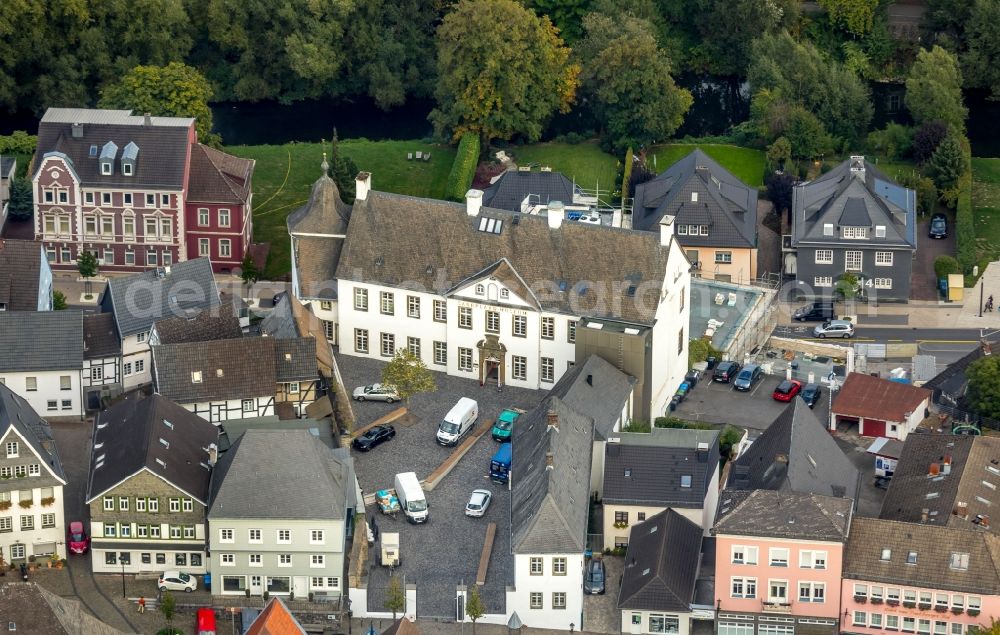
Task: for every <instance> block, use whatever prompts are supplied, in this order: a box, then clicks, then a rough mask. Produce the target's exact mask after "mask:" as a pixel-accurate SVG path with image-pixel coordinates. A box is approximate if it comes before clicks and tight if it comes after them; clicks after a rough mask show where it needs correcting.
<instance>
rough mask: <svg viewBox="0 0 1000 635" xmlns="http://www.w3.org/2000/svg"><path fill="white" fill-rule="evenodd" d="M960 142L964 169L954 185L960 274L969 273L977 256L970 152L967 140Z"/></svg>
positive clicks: (963, 139)
mask: <svg viewBox="0 0 1000 635" xmlns="http://www.w3.org/2000/svg"><path fill="white" fill-rule="evenodd" d="M960 142H961V148H962V165H963V166H966V169H965V172H964V173H963V174H962V175H961V176H959V177H958V181H957V183H956V188H957V190H958V195H957V197H956V201H955V210H956V212H955V242H956V244H957V252H958V254H957V255H958V264H959V265H961V267H962V273H969V272H970V271H972V266H973V265H974V264H976V255H977V254H976V228H975V217H974V216H973V214H972V169H971V164H972V150H971V148H970V147H969V140H968V139H966V138H965V137H962V138H961V140H960Z"/></svg>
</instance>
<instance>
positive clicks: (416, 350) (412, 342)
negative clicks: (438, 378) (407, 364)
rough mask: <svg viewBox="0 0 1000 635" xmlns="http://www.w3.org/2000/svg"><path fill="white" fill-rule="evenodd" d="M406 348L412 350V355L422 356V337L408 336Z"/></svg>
mask: <svg viewBox="0 0 1000 635" xmlns="http://www.w3.org/2000/svg"><path fill="white" fill-rule="evenodd" d="M406 350H408V351H409V352H410V355H413V356H414V357H420V338H419V337H407V338H406Z"/></svg>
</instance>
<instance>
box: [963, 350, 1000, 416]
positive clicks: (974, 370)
mask: <svg viewBox="0 0 1000 635" xmlns="http://www.w3.org/2000/svg"><path fill="white" fill-rule="evenodd" d="M965 376H966V378H967V379H968V380H969V390H968V393H967V394H966V400H967V402H968V405H969V407H970V408H971V409H972V410H974V411H975V412H978V413H979V414H981V415H983V416H984V417H990V418H991V419H1000V357H997V356H996V355H991V356H989V357H981V358H979V359H977V360H976V361H974V362H972V363H971V364H969V367H968V368H967V369H966V371H965Z"/></svg>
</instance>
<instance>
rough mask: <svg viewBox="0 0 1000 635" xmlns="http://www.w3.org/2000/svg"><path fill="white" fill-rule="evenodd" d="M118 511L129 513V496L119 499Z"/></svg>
mask: <svg viewBox="0 0 1000 635" xmlns="http://www.w3.org/2000/svg"><path fill="white" fill-rule="evenodd" d="M118 510H119V511H123V512H127V511H128V496H119V497H118Z"/></svg>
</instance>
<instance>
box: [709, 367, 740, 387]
mask: <svg viewBox="0 0 1000 635" xmlns="http://www.w3.org/2000/svg"><path fill="white" fill-rule="evenodd" d="M739 373H740V365H739V364H737V363H736V362H722V363H721V364H719V365H718V366H716V367H715V372H714V373H712V381H719V382H722V383H724V384H728V383H729V382H731V381H732V380H734V379H736V375H738V374H739Z"/></svg>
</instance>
